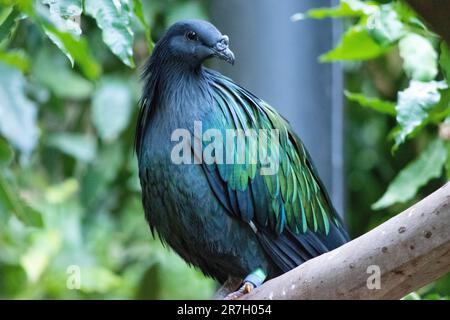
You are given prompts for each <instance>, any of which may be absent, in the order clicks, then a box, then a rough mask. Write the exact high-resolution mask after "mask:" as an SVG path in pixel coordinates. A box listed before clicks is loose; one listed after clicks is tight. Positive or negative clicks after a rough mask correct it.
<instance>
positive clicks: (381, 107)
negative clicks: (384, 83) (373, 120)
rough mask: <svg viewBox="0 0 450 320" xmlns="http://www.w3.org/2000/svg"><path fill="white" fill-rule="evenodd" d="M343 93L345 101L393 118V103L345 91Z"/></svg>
mask: <svg viewBox="0 0 450 320" xmlns="http://www.w3.org/2000/svg"><path fill="white" fill-rule="evenodd" d="M344 93H345V96H346V97H347V99H349V100H350V101H353V102H357V103H359V104H360V105H361V106H363V107H366V108H371V109H373V110H375V111H378V112H381V113H384V114H388V115H390V116H395V103H393V102H390V101H384V100H381V99H377V98H370V97H366V96H364V95H363V94H361V93H353V92H350V91H347V90H346V91H345V92H344Z"/></svg>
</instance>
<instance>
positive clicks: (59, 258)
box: [0, 0, 450, 299]
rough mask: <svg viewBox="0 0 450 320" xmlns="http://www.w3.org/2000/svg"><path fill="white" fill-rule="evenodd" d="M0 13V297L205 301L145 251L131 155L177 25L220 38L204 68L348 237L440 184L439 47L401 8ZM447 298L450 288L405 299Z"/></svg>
mask: <svg viewBox="0 0 450 320" xmlns="http://www.w3.org/2000/svg"><path fill="white" fill-rule="evenodd" d="M0 4H1V5H0V298H7V299H25V298H31V299H41V298H44V299H72V298H73V299H120V298H123V299H135V298H138V299H196V298H198V299H207V298H210V297H211V296H212V294H213V292H214V291H215V289H216V288H217V284H216V283H215V282H214V281H212V280H211V279H208V278H205V277H204V276H203V275H202V274H201V273H200V272H198V271H196V270H195V269H192V268H189V267H188V266H187V265H186V264H185V263H184V262H183V261H182V260H181V259H180V258H179V257H178V256H177V255H176V254H174V253H173V252H172V251H170V249H168V248H164V247H163V246H162V245H161V243H160V242H159V240H158V239H153V238H152V237H151V234H150V232H149V228H148V226H147V224H146V221H145V219H144V214H143V209H142V206H141V200H140V185H139V181H138V176H137V163H136V159H135V155H134V153H133V142H134V125H135V121H136V117H137V112H138V105H137V101H138V99H139V95H140V88H141V83H140V81H139V76H140V72H141V69H140V68H141V66H142V65H143V63H144V62H145V59H146V58H147V57H148V56H149V54H150V53H151V50H152V48H153V43H154V42H156V41H157V40H158V39H159V38H160V37H161V35H162V34H163V32H164V31H165V30H166V28H167V27H168V26H170V25H171V24H172V23H174V22H175V21H177V20H180V19H183V18H200V19H207V20H210V21H211V22H212V23H213V24H215V25H216V26H217V27H218V28H219V29H220V30H221V31H222V32H223V33H225V34H228V35H229V36H230V39H231V48H232V50H233V51H234V52H235V54H236V58H237V61H236V64H235V66H234V67H229V66H225V65H224V64H217V63H216V62H211V63H213V64H209V66H211V67H213V68H215V69H219V70H220V71H221V72H223V73H224V74H226V75H228V76H231V77H232V78H233V79H234V80H236V81H237V82H238V83H240V84H242V85H244V86H245V87H247V88H249V89H251V91H253V92H254V93H256V94H257V95H258V96H260V97H261V98H263V99H264V100H266V101H268V102H269V103H270V104H271V105H273V106H274V107H275V108H276V109H278V110H279V111H280V112H281V114H283V115H284V116H285V117H286V118H287V119H288V120H289V121H290V122H291V123H292V125H293V127H294V128H295V130H296V132H297V133H299V135H300V137H301V138H302V140H303V141H304V143H305V144H306V146H307V148H308V149H309V150H310V152H311V155H312V157H313V159H314V161H315V163H316V165H317V167H318V170H319V173H320V175H321V177H322V178H323V180H324V181H325V184H326V185H327V187H328V190H329V191H330V194H331V196H332V199H333V202H334V204H335V206H336V208H337V209H338V211H339V212H340V213H341V214H342V215H343V216H344V217H345V220H346V222H347V225H348V227H349V230H350V233H351V235H352V237H353V238H354V237H357V236H359V235H361V234H363V233H365V232H367V231H368V230H370V229H372V228H374V227H375V226H377V225H378V224H380V223H382V222H383V221H385V220H387V219H389V218H390V217H392V216H393V215H395V214H397V213H399V212H401V211H402V210H404V209H406V208H408V207H409V206H411V205H412V204H413V203H414V202H416V201H418V200H419V199H421V198H423V197H424V196H426V195H428V194H429V193H431V192H432V191H434V190H435V189H437V188H438V187H439V186H441V185H442V184H444V183H445V182H446V181H447V176H449V172H450V171H449V170H450V158H449V157H448V151H449V150H450V148H449V144H448V139H449V136H450V130H449V126H450V125H449V123H450V118H449V117H448V116H449V113H450V112H449V111H450V108H449V100H450V91H449V89H448V82H449V78H450V55H449V52H448V47H447V46H446V44H445V42H443V41H442V40H441V38H440V37H439V36H438V35H437V34H435V33H434V32H433V31H431V30H430V28H429V26H428V25H427V23H425V21H423V20H422V19H421V18H420V17H419V16H418V15H417V14H416V13H415V12H414V10H412V9H411V8H410V7H409V6H408V5H407V4H406V3H405V2H402V1H372V2H370V3H367V2H364V1H359V0H341V1H337V0H336V1H334V0H333V1H331V0H321V1H307V0H284V1H275V0H230V1H223V0H212V1H200V0H164V1H163V0H151V1H150V0H142V1H141V0H114V1H111V0H96V1H92V0H84V1H82V0H16V1H14V0H0ZM319 7H320V9H317V8H319ZM442 11H444V12H445V11H446V9H445V8H443V9H442ZM446 12H450V11H449V10H447V11H446ZM80 279H81V281H79V280H80ZM449 297H450V276H449V275H447V276H445V277H443V278H442V279H440V280H438V281H436V282H434V283H432V284H429V285H427V286H426V287H424V288H422V289H420V290H418V291H417V292H414V293H412V294H410V295H408V296H407V299H449Z"/></svg>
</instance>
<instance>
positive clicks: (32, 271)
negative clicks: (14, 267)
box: [20, 230, 62, 283]
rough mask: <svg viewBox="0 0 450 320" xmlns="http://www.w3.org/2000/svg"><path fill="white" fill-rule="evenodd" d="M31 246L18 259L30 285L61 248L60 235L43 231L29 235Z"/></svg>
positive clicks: (36, 279) (54, 231) (56, 232)
mask: <svg viewBox="0 0 450 320" xmlns="http://www.w3.org/2000/svg"><path fill="white" fill-rule="evenodd" d="M31 242H32V243H31V246H29V248H27V251H26V252H25V253H24V254H23V255H22V257H21V258H20V264H21V266H22V267H23V269H24V270H25V272H26V274H27V278H28V280H29V281H30V282H31V283H36V282H38V280H39V278H40V277H41V275H42V274H43V273H44V271H45V270H46V269H47V267H48V265H49V264H50V262H51V259H52V258H53V256H54V255H55V254H56V253H57V252H58V250H59V249H60V247H61V242H62V241H61V234H60V233H59V232H58V231H56V230H45V231H41V232H36V233H33V234H32V235H31Z"/></svg>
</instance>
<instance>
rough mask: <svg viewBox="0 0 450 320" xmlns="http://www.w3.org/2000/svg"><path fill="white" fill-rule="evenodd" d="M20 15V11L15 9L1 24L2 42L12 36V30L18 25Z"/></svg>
mask: <svg viewBox="0 0 450 320" xmlns="http://www.w3.org/2000/svg"><path fill="white" fill-rule="evenodd" d="M19 15H20V11H19V10H17V9H16V8H15V7H14V8H12V10H11V11H10V12H9V13H8V15H7V17H6V18H5V20H4V21H2V22H1V24H0V42H1V41H2V40H3V39H6V38H7V37H8V36H9V35H10V33H11V30H12V29H13V27H14V26H15V25H16V24H17V18H18V17H19Z"/></svg>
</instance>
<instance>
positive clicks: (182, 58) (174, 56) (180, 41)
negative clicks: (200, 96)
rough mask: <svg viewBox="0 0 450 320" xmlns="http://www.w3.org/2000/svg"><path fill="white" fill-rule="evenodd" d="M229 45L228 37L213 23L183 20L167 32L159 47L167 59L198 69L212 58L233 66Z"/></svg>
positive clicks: (232, 55)
mask: <svg viewBox="0 0 450 320" xmlns="http://www.w3.org/2000/svg"><path fill="white" fill-rule="evenodd" d="M228 45H229V39H228V36H226V35H222V34H221V33H220V31H219V30H217V28H216V27H214V26H213V25H212V24H211V23H209V22H207V21H202V20H182V21H179V22H177V23H175V24H174V25H172V26H171V27H170V28H169V30H167V32H166V34H165V35H164V37H163V38H162V39H161V40H160V41H159V43H158V45H157V46H159V47H160V48H158V49H161V50H164V56H165V59H168V60H170V61H176V62H178V63H186V64H187V65H189V66H191V67H198V66H200V65H201V64H202V63H203V61H205V60H206V59H209V58H212V57H218V58H220V59H222V60H225V61H227V62H229V63H231V64H233V63H234V54H233V52H232V51H231V50H230V49H229V48H228Z"/></svg>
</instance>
